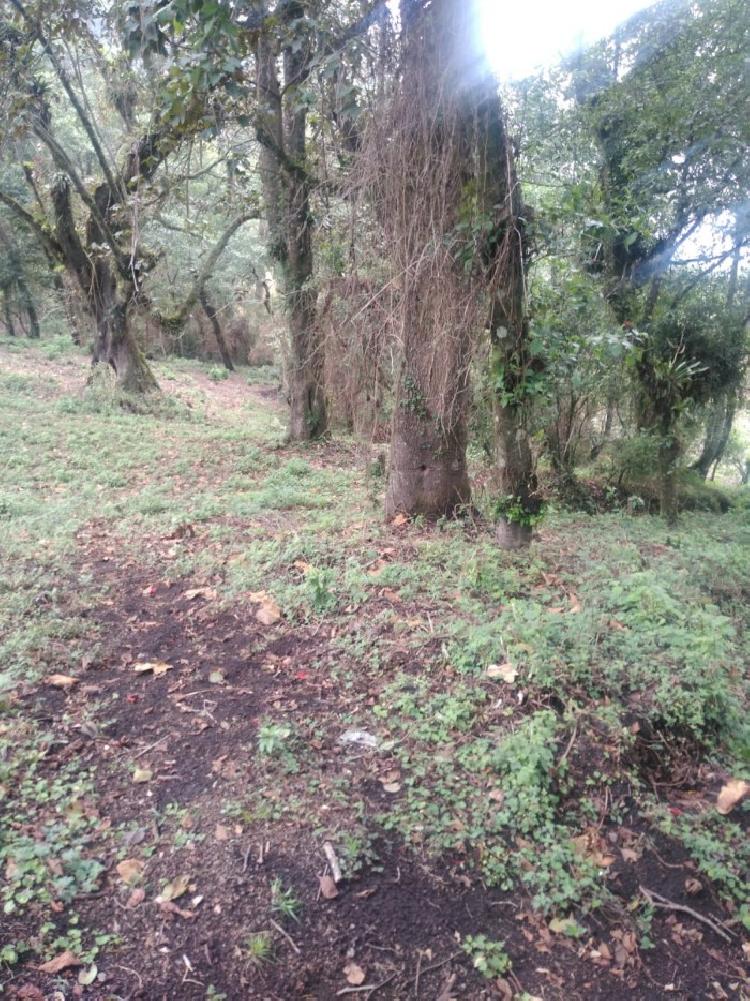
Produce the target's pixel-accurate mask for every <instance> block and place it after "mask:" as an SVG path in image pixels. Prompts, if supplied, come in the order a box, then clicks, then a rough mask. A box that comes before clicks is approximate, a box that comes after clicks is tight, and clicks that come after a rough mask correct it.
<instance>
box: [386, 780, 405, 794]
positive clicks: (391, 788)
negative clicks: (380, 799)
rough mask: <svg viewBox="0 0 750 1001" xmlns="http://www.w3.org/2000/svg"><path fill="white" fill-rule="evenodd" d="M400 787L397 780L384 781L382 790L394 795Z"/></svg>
mask: <svg viewBox="0 0 750 1001" xmlns="http://www.w3.org/2000/svg"><path fill="white" fill-rule="evenodd" d="M400 789H401V784H400V783H399V782H384V783H383V791H384V792H388V793H390V794H391V795H392V796H394V795H395V794H396V793H397V792H399V790H400Z"/></svg>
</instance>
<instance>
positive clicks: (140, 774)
mask: <svg viewBox="0 0 750 1001" xmlns="http://www.w3.org/2000/svg"><path fill="white" fill-rule="evenodd" d="M153 777H154V773H153V772H152V770H151V769H150V768H136V770H135V771H134V772H133V781H134V782H136V783H137V784H139V785H140V784H142V783H143V782H150V781H151V779H152V778H153Z"/></svg>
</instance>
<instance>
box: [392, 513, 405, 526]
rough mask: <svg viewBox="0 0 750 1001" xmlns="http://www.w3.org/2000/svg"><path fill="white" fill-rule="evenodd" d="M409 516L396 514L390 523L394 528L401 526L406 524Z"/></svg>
mask: <svg viewBox="0 0 750 1001" xmlns="http://www.w3.org/2000/svg"><path fill="white" fill-rule="evenodd" d="M408 521H409V518H408V516H407V515H405V514H397V515H396V517H395V518H394V519H393V521H392V522H391V524H392V525H393V527H394V528H402V527H403V526H404V525H406V524H408Z"/></svg>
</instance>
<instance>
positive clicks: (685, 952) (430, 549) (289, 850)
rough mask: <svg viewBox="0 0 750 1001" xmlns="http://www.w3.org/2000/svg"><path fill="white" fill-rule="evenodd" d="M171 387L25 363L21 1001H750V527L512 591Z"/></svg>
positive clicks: (624, 545)
mask: <svg viewBox="0 0 750 1001" xmlns="http://www.w3.org/2000/svg"><path fill="white" fill-rule="evenodd" d="M156 368H157V373H158V376H159V379H160V382H161V385H162V387H163V389H164V390H165V396H166V398H165V399H164V401H163V402H162V403H160V404H159V405H158V406H157V407H155V408H154V409H153V410H152V411H151V412H148V413H142V414H138V413H132V412H127V411H125V410H123V409H122V408H121V407H120V406H118V405H116V403H113V402H112V401H111V400H108V399H107V395H106V392H104V391H101V390H100V391H99V392H89V393H88V394H84V393H83V392H82V391H81V387H82V386H83V384H84V381H85V378H86V374H87V361H86V359H85V358H84V357H83V355H81V354H79V353H77V352H74V351H72V350H71V349H69V348H68V347H66V346H63V345H62V344H60V343H58V342H54V343H52V344H51V345H41V346H37V347H29V346H26V345H14V344H11V343H9V342H7V341H6V342H3V343H2V344H0V471H1V474H0V476H1V478H0V557H1V559H2V564H1V566H2V570H1V571H0V898H1V899H0V994H2V993H3V992H4V994H3V996H5V997H9V998H14V999H25V1001H42V999H53V998H54V999H55V1001H61V999H67V998H78V997H80V998H86V999H97V1001H98V999H101V1001H104V999H116V998H121V999H147V1001H160V999H170V1001H171V999H180V1001H183V999H184V1001H192V999H204V998H206V999H210V998H213V999H219V998H225V999H228V1001H239V999H246V998H257V999H268V1001H271V999H274V1001H277V999H278V1001H287V999H291V998H301V999H304V998H309V999H320V1001H323V999H333V998H338V997H345V998H348V997H352V998H354V999H357V998H360V997H361V998H364V999H369V998H372V999H374V1001H385V999H424V1001H449V999H473V1001H479V999H485V998H486V999H489V998H500V999H511V998H517V999H522V998H525V999H527V1001H528V999H530V998H543V999H545V1001H546V999H549V1001H553V999H578V998H581V999H583V998H585V999H594V998H599V999H609V1001H616V999H620V998H629V999H641V998H642V999H646V998H660V997H662V996H664V997H678V998H683V999H686V998H689V999H695V1001H698V999H717V1001H718V999H724V998H737V999H742V998H748V997H750V987H749V986H748V979H747V964H748V961H749V960H750V944H749V943H750V894H749V891H748V875H749V874H750V839H748V836H747V829H748V819H749V818H750V810H749V809H748V805H747V803H745V804H744V805H743V804H742V803H741V802H739V801H736V800H738V795H737V794H736V793H735V794H734V795H733V794H732V790H733V788H735V787H732V786H729V787H728V788H727V783H728V782H729V781H730V780H732V779H738V778H747V777H748V776H747V774H746V773H747V768H748V764H750V759H749V758H748V748H749V747H750V741H749V740H748V730H747V719H748V716H747V708H748V703H747V663H748V656H747V654H748V646H749V645H750V640H749V637H750V632H748V630H747V619H748V597H750V545H749V543H750V515H749V514H748V511H747V510H744V511H735V512H733V513H731V514H728V515H724V516H709V515H699V514H691V515H689V516H686V517H685V518H684V519H683V521H682V522H681V524H680V526H679V528H678V529H675V530H671V531H668V530H667V529H666V528H665V527H664V525H663V524H662V523H661V522H660V521H659V520H658V519H651V518H648V517H629V516H627V515H626V514H625V513H623V512H614V513H610V514H602V515H597V516H587V515H578V514H570V513H564V512H552V513H551V514H550V515H549V517H548V519H547V520H546V521H545V522H544V524H543V525H542V526H541V527H540V530H539V532H538V537H537V539H536V540H535V542H534V544H533V546H532V549H531V552H530V554H523V555H508V554H504V553H501V552H499V551H498V550H497V548H496V546H495V545H494V543H493V539H492V533H491V531H490V530H489V528H488V527H487V526H486V525H483V524H482V522H481V521H479V520H478V521H476V522H470V523H457V522H445V523H441V524H438V525H424V524H420V523H409V522H407V521H406V520H405V519H402V518H397V519H396V520H395V521H393V522H392V523H389V524H386V523H384V521H383V519H382V516H381V514H380V504H381V495H382V487H383V483H382V481H381V480H380V479H379V478H378V477H377V476H376V475H374V474H373V472H372V469H373V464H372V462H371V459H372V454H371V449H370V447H369V445H362V444H361V443H357V442H355V441H354V440H352V439H347V438H339V437H334V438H333V439H332V440H330V441H328V442H324V443H322V444H317V445H314V446H309V447H306V448H302V447H296V446H295V447H290V446H288V445H286V444H285V443H284V417H285V411H284V406H283V401H281V400H280V399H279V397H278V394H277V390H276V387H275V385H274V384H273V381H272V379H271V378H270V377H269V376H267V375H264V373H263V372H259V371H249V370H244V371H242V372H240V373H236V374H234V375H232V376H231V378H229V379H226V380H219V381H215V380H214V379H212V378H211V377H210V376H211V370H208V369H207V368H206V367H205V366H200V365H199V364H197V363H188V362H179V363H175V362H172V363H169V364H159V365H157V366H156ZM743 726H744V728H745V729H744V731H743ZM743 769H744V773H745V774H743ZM737 788H739V787H737ZM722 790H724V792H723V800H722V808H723V809H724V811H725V812H724V813H720V812H719V811H718V809H717V797H718V796H720V795H721V794H722ZM724 801H726V802H724ZM336 866H338V867H340V869H341V878H340V879H338V880H334V878H333V877H334V875H337V876H338V873H336V872H335V869H336Z"/></svg>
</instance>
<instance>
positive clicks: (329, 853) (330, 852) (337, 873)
mask: <svg viewBox="0 0 750 1001" xmlns="http://www.w3.org/2000/svg"><path fill="white" fill-rule="evenodd" d="M323 854H324V855H325V857H326V859H327V860H328V864H329V865H330V867H331V875H332V876H333V881H334V883H340V882H341V880H342V878H343V877H342V875H341V866H340V865H339V860H338V858H337V857H336V852H335V851H334V848H333V845H332V844H331V842H330V841H326V842H325V844H324V845H323Z"/></svg>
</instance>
